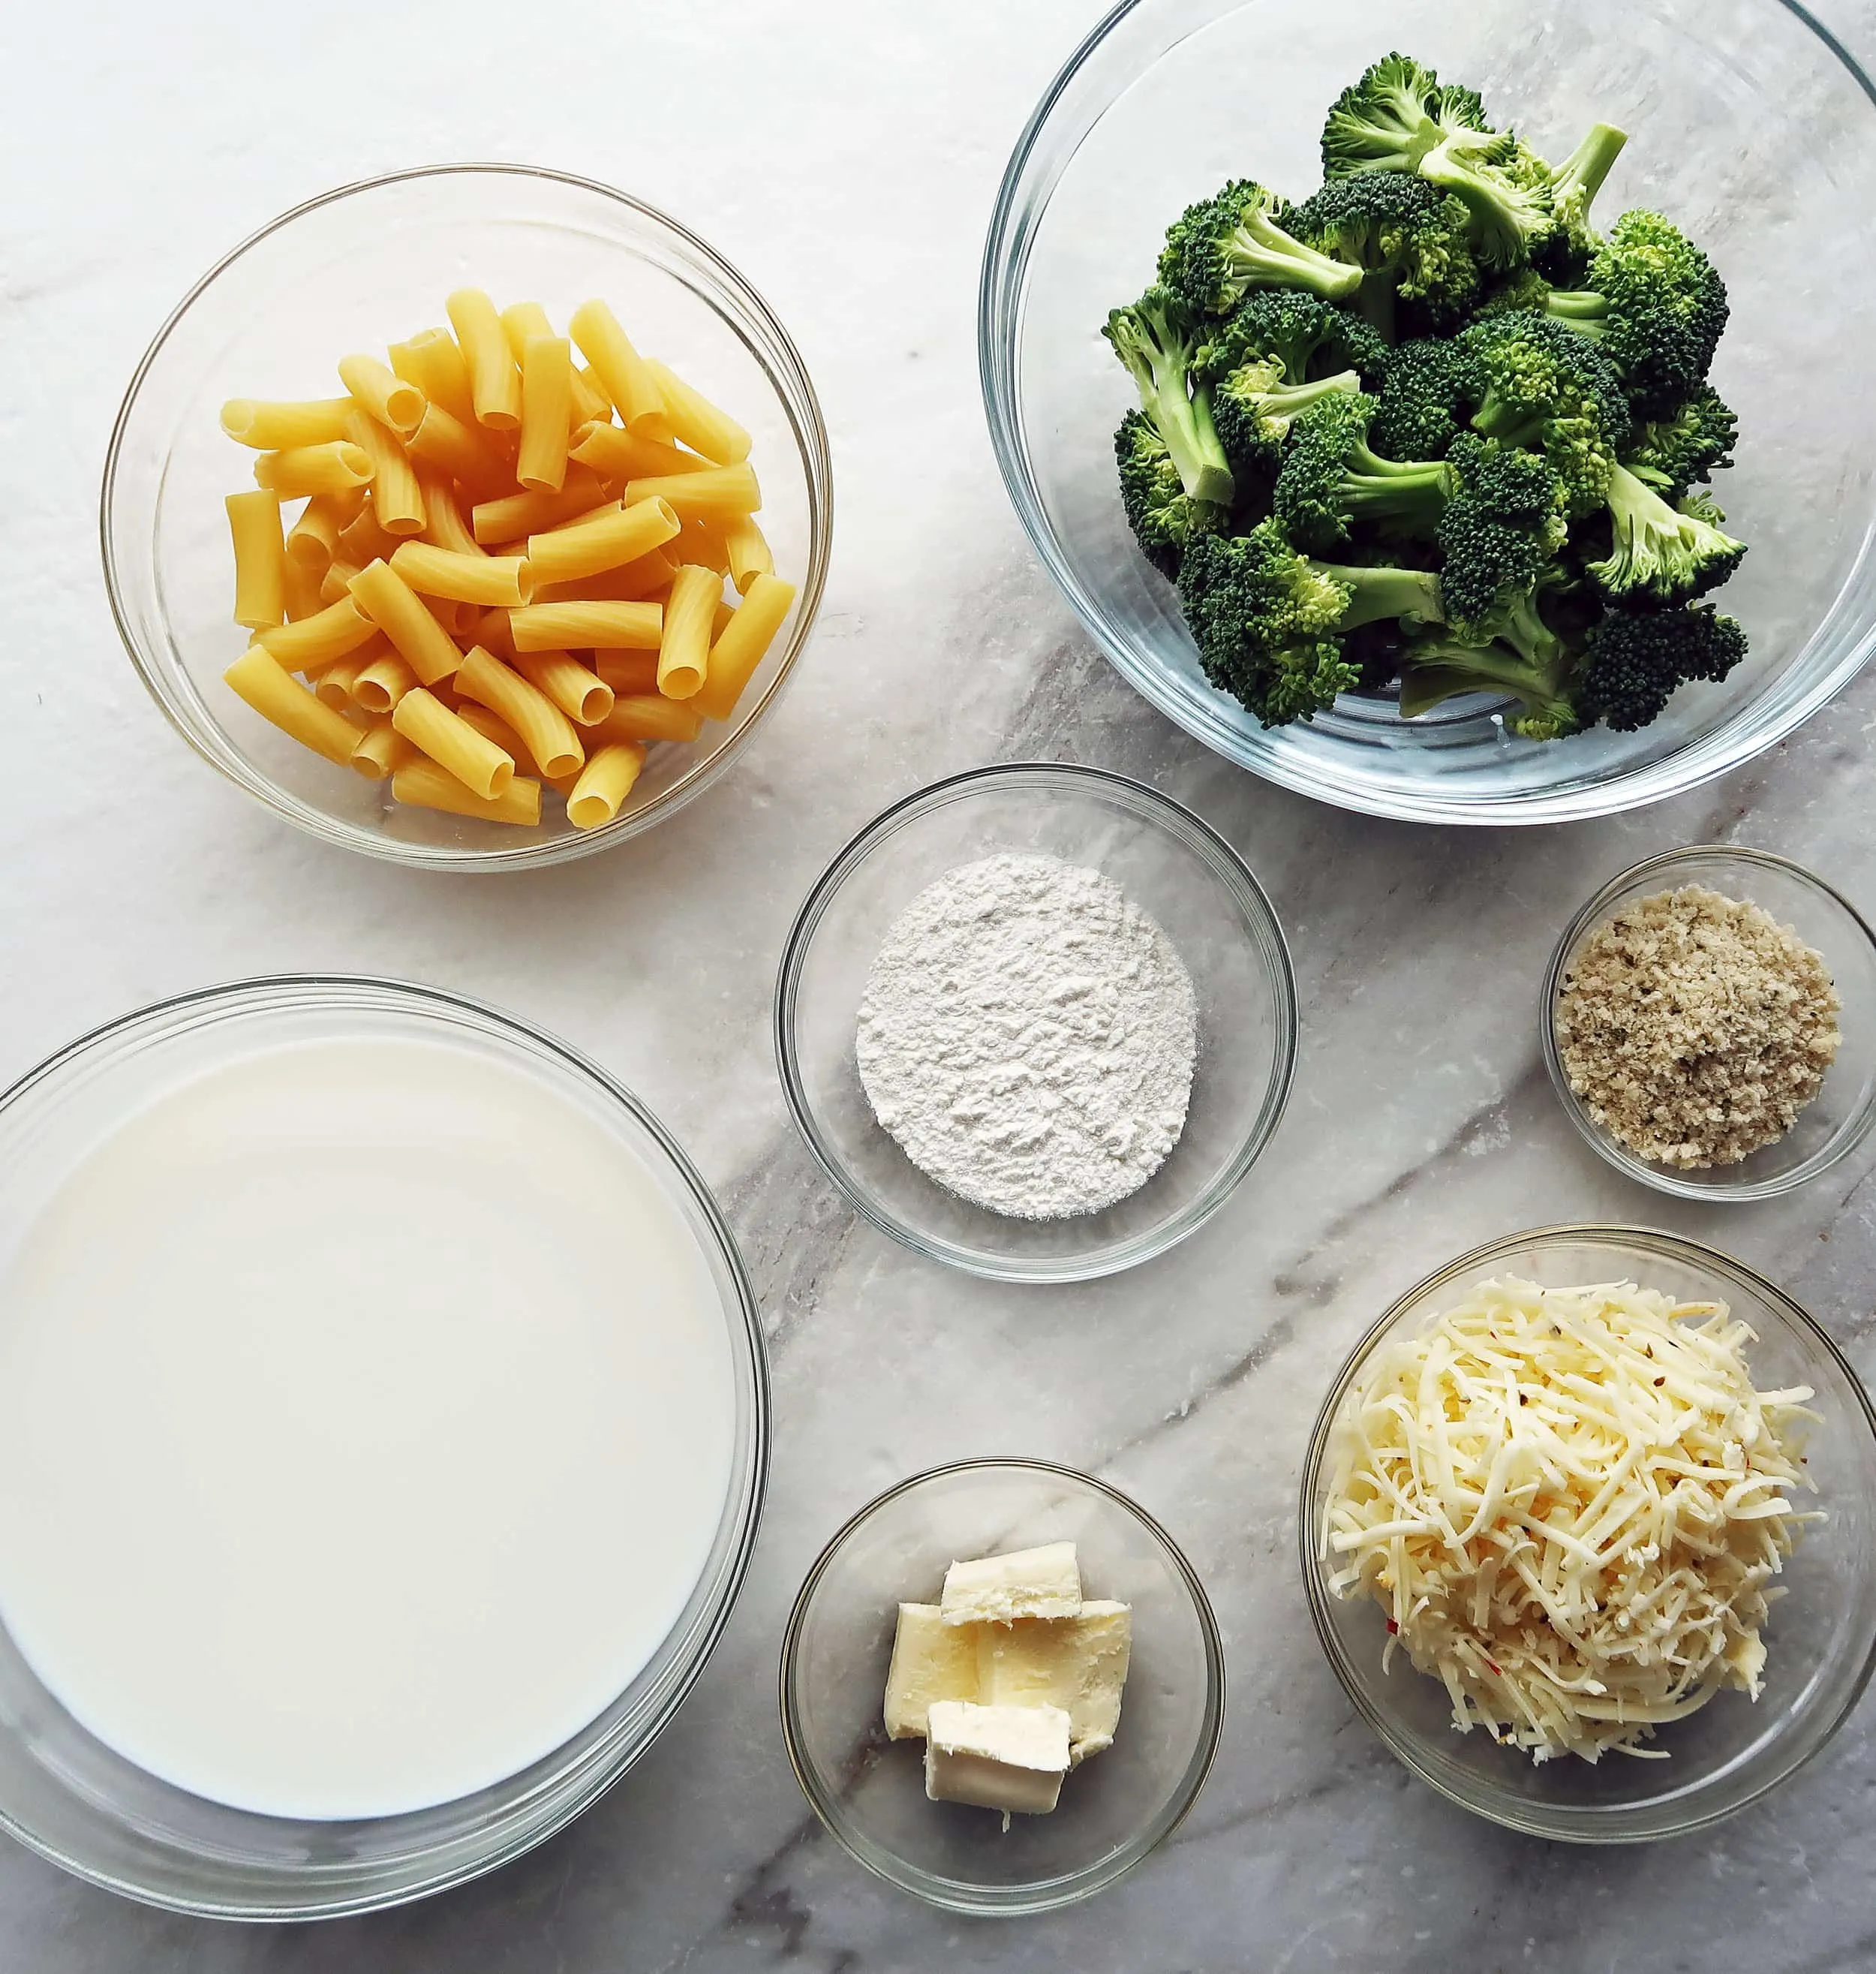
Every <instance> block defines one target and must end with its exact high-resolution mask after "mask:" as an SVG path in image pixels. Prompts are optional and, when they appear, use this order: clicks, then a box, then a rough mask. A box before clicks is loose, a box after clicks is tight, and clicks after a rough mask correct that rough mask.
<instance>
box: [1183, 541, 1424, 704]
mask: <svg viewBox="0 0 1876 1974" xmlns="http://www.w3.org/2000/svg"><path fill="white" fill-rule="evenodd" d="M1179 595H1180V602H1182V603H1183V604H1184V606H1185V613H1186V621H1187V623H1188V624H1189V625H1190V626H1191V629H1192V635H1193V638H1194V639H1195V640H1196V641H1197V644H1198V648H1199V657H1200V662H1201V663H1202V664H1203V666H1204V668H1205V675H1206V677H1207V678H1209V679H1210V680H1211V681H1212V683H1213V684H1214V685H1216V686H1218V687H1220V688H1221V689H1222V690H1224V691H1226V692H1229V693H1230V694H1233V695H1234V696H1235V697H1236V698H1238V699H1239V700H1242V702H1243V703H1244V704H1245V705H1246V706H1247V707H1249V708H1250V710H1251V711H1252V712H1253V713H1256V716H1257V717H1258V718H1259V720H1262V722H1263V723H1264V724H1265V726H1283V725H1285V723H1288V721H1290V720H1307V719H1308V718H1309V717H1310V716H1311V714H1312V713H1316V712H1318V711H1319V710H1321V708H1322V707H1326V706H1329V705H1331V704H1333V703H1334V700H1335V697H1336V695H1337V694H1338V693H1342V692H1347V691H1348V690H1351V688H1352V687H1354V685H1355V684H1356V683H1357V680H1358V679H1359V678H1360V665H1359V664H1358V663H1357V661H1356V660H1354V659H1353V658H1351V657H1350V655H1349V654H1348V653H1347V651H1344V648H1343V645H1342V634H1343V633H1344V632H1346V631H1351V630H1354V629H1355V628H1357V627H1358V626H1360V625H1367V624H1377V623H1380V622H1382V621H1383V620H1385V619H1387V618H1397V619H1400V620H1401V621H1403V622H1405V623H1406V624H1409V625H1413V626H1416V627H1417V626H1419V625H1424V624H1429V623H1436V622H1437V621H1439V613H1440V604H1439V578H1438V577H1437V576H1436V575H1433V574H1432V572H1430V571H1428V570H1425V569H1396V568H1391V567H1390V568H1355V567H1352V566H1343V565H1341V564H1337V563H1333V562H1315V561H1312V560H1311V559H1310V558H1309V557H1308V556H1305V555H1303V554H1301V553H1298V550H1297V549H1296V548H1295V546H1293V545H1292V543H1291V541H1290V539H1289V537H1288V535H1287V534H1286V533H1285V531H1284V528H1283V526H1282V523H1281V522H1279V521H1277V520H1268V521H1265V522H1262V523H1260V524H1259V526H1256V527H1255V528H1253V529H1252V530H1251V531H1250V533H1249V534H1245V535H1207V536H1203V537H1201V538H1200V539H1198V540H1197V541H1195V542H1193V544H1192V546H1191V548H1190V550H1189V551H1188V552H1187V556H1186V559H1185V562H1184V565H1183V566H1182V567H1181V568H1180V572H1179Z"/></svg>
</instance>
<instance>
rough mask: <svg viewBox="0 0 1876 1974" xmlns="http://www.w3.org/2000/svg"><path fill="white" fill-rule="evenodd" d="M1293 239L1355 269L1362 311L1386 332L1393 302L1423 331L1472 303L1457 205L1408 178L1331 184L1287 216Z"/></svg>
mask: <svg viewBox="0 0 1876 1974" xmlns="http://www.w3.org/2000/svg"><path fill="white" fill-rule="evenodd" d="M1289 218H1290V228H1291V231H1292V232H1294V233H1295V234H1296V236H1297V237H1298V239H1301V240H1305V241H1308V244H1310V245H1311V246H1312V247H1318V248H1321V250H1322V251H1323V252H1324V253H1325V254H1334V255H1335V256H1336V257H1337V258H1338V259H1340V260H1344V261H1352V262H1354V264H1355V265H1356V266H1357V267H1359V268H1360V269H1361V271H1362V281H1361V289H1360V294H1359V296H1358V297H1357V302H1358V305H1359V307H1360V310H1361V312H1362V313H1363V314H1364V316H1367V319H1368V320H1369V321H1370V323H1373V325H1374V326H1375V328H1376V329H1377V330H1379V331H1380V333H1381V334H1382V336H1385V337H1387V338H1389V339H1392V337H1393V333H1394V323H1395V313H1396V309H1395V303H1396V297H1398V298H1399V299H1400V300H1402V301H1404V302H1406V303H1409V304H1410V305H1413V313H1414V314H1415V315H1416V316H1417V317H1418V318H1419V320H1420V321H1421V322H1422V323H1424V324H1425V326H1429V327H1434V328H1438V327H1444V326H1449V325H1450V324H1452V323H1456V322H1457V321H1458V320H1459V319H1460V318H1461V317H1462V316H1465V314H1467V313H1468V312H1469V311H1470V310H1472V307H1474V306H1475V304H1476V303H1477V301H1478V289H1479V276H1478V261H1476V260H1475V258H1474V257H1473V254H1472V243H1471V241H1470V240H1469V239H1468V237H1467V228H1468V225H1469V216H1468V213H1467V211H1466V208H1465V206H1464V205H1462V203H1461V202H1460V201H1459V200H1458V199H1456V198H1452V197H1451V196H1450V195H1448V194H1445V193H1443V192H1436V190H1435V189H1433V187H1432V186H1431V185H1429V184H1428V183H1427V182H1426V180H1425V179H1422V178H1417V177H1416V176H1415V175H1413V173H1412V172H1360V173H1358V174H1357V175H1355V176H1354V177H1352V178H1342V179H1330V180H1329V182H1328V184H1327V185H1324V187H1323V188H1322V189H1321V191H1320V192H1317V193H1315V194H1314V195H1312V196H1311V197H1310V198H1306V199H1305V200H1304V202H1302V204H1301V205H1299V206H1298V207H1296V208H1295V210H1294V211H1292V213H1291V215H1290V216H1289Z"/></svg>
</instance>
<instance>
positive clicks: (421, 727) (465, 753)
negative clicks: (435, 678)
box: [391, 685, 515, 802]
mask: <svg viewBox="0 0 1876 1974" xmlns="http://www.w3.org/2000/svg"><path fill="white" fill-rule="evenodd" d="M391 725H392V726H395V728H396V729H397V730H398V732H399V733H401V734H402V735H403V736H404V739H407V740H408V741H409V742H410V743H411V745H412V746H414V747H415V748H417V749H418V751H419V752H420V753H424V754H427V755H428V756H430V758H431V760H433V761H434V762H436V763H437V766H438V767H440V768H447V769H448V770H449V771H450V773H451V774H453V776H455V777H456V779H457V780H458V781H459V782H461V783H462V785H463V787H464V788H466V789H468V790H469V792H470V794H471V795H480V796H481V797H482V798H483V800H484V801H485V802H487V801H490V800H493V798H494V797H496V795H499V794H500V793H501V792H502V791H503V789H505V788H506V787H507V786H508V785H509V782H512V780H513V779H515V763H514V761H513V759H512V756H509V755H506V754H504V753H503V752H502V750H501V749H500V748H499V747H498V746H496V744H495V743H494V742H493V740H489V739H486V738H485V737H484V736H483V735H481V734H480V733H477V732H476V730H475V729H474V727H473V726H470V723H468V721H467V720H464V719H463V718H462V716H460V714H457V713H452V712H451V711H450V709H449V708H448V707H447V706H445V705H444V703H443V702H442V700H440V699H439V698H437V696H436V694H434V693H430V692H426V691H425V690H424V688H423V687H421V685H420V686H418V687H416V688H415V690H413V691H411V692H407V693H406V694H404V697H402V698H401V700H398V703H397V705H396V707H395V709H394V710H393V711H392V713H391Z"/></svg>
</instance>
